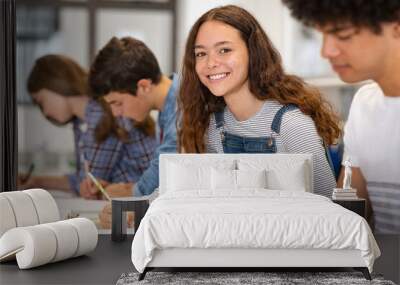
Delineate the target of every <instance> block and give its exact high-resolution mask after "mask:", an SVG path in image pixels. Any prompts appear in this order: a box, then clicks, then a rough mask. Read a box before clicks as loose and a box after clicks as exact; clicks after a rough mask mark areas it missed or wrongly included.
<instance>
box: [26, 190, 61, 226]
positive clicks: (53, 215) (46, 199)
mask: <svg viewBox="0 0 400 285" xmlns="http://www.w3.org/2000/svg"><path fill="white" fill-rule="evenodd" d="M22 192H24V193H26V194H28V195H29V196H30V197H31V199H32V201H33V204H34V205H35V208H36V212H37V215H38V217H39V224H44V223H51V222H56V221H59V220H60V213H59V211H58V207H57V204H56V201H55V200H54V198H53V196H51V194H50V193H49V192H47V191H46V190H43V189H28V190H24V191H22Z"/></svg>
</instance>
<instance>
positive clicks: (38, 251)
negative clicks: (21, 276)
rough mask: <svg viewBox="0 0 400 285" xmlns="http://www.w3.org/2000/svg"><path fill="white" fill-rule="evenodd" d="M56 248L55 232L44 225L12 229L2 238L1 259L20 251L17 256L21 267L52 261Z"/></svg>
mask: <svg viewBox="0 0 400 285" xmlns="http://www.w3.org/2000/svg"><path fill="white" fill-rule="evenodd" d="M56 249H57V241H56V236H55V234H54V232H53V231H52V230H51V229H50V228H47V227H44V226H42V225H36V226H31V227H20V228H14V229H11V230H9V231H7V232H6V233H5V234H4V235H3V236H2V237H1V239H0V259H1V258H2V257H4V256H7V255H9V254H10V253H15V252H16V251H18V252H17V253H16V257H17V262H18V266H19V268H20V269H28V268H32V267H36V266H40V265H43V264H46V263H49V262H51V260H53V258H54V256H55V254H56Z"/></svg>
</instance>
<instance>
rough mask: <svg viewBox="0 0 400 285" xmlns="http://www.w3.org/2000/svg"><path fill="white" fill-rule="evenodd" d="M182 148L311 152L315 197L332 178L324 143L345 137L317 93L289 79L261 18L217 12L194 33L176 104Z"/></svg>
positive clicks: (328, 188)
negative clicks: (341, 136) (262, 25)
mask: <svg viewBox="0 0 400 285" xmlns="http://www.w3.org/2000/svg"><path fill="white" fill-rule="evenodd" d="M178 104H179V112H180V118H181V120H182V121H181V128H180V130H179V144H180V147H181V149H182V151H183V152H187V153H203V152H218V153H278V152H280V153H311V154H313V166H314V193H316V194H320V195H324V196H327V197H330V196H331V193H332V189H333V188H334V187H335V185H336V183H335V179H334V175H333V172H332V170H331V168H330V165H329V162H328V157H327V155H326V152H325V147H324V145H329V144H332V143H334V142H335V140H336V139H337V138H338V137H339V136H340V133H341V132H340V129H339V127H338V118H337V116H336V115H335V114H334V113H333V112H332V108H331V106H330V105H329V104H328V103H327V102H326V101H325V100H324V99H323V98H322V97H321V95H320V93H319V92H318V90H316V89H315V88H312V87H310V86H308V85H306V84H305V83H304V82H303V81H302V80H301V79H300V78H298V77H296V76H292V75H288V74H285V72H284V71H283V68H282V63H281V58H280V55H279V53H278V52H277V51H276V49H275V48H274V47H273V45H272V43H271V42H270V40H269V39H268V37H267V35H266V34H265V32H264V30H263V29H262V28H261V26H260V24H259V23H258V22H257V20H256V19H255V18H254V17H253V16H252V15H251V14H250V13H248V12H247V11H246V10H244V9H242V8H240V7H237V6H233V5H228V6H223V7H219V8H215V9H212V10H210V11H208V12H206V13H205V14H204V15H202V16H201V17H200V18H199V19H198V20H197V22H196V23H195V24H194V26H193V27H192V29H191V31H190V34H189V37H188V40H187V43H186V49H185V55H184V60H183V68H182V81H181V89H180V94H179V99H178Z"/></svg>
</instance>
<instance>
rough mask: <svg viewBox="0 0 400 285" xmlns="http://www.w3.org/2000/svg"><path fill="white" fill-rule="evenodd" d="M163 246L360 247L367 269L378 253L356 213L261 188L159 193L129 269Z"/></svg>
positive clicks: (139, 266)
mask: <svg viewBox="0 0 400 285" xmlns="http://www.w3.org/2000/svg"><path fill="white" fill-rule="evenodd" d="M210 194H211V193H210ZM165 248H274V249H279V248H302V249H313V248H314V249H358V250H360V251H361V256H362V258H363V259H364V260H365V264H366V266H367V267H368V268H369V270H370V271H372V266H373V263H374V260H375V259H376V258H377V257H378V256H379V255H380V251H379V248H378V246H377V244H376V241H375V239H374V237H373V235H372V233H371V230H370V228H369V226H368V224H367V222H366V221H365V220H364V219H363V218H361V217H360V216H359V215H357V214H355V213H353V212H351V211H349V210H346V209H344V208H342V207H341V206H339V205H337V204H335V203H333V202H332V201H330V200H329V199H327V198H325V197H322V196H319V195H314V194H311V193H306V192H291V191H270V190H265V189H264V190H262V189H248V190H240V191H234V192H229V191H227V192H226V193H223V192H221V193H219V196H218V197H216V196H215V193H213V194H212V195H207V193H205V192H202V194H201V195H199V193H198V191H185V192H179V193H177V192H175V193H174V192H172V193H166V194H163V195H161V196H160V197H159V198H157V199H156V200H155V201H154V202H153V203H152V204H151V206H150V207H149V210H148V211H147V213H146V215H145V217H144V218H143V220H142V222H141V224H140V226H139V229H138V231H137V233H136V235H135V237H134V240H133V243H132V262H133V265H134V266H135V268H136V269H137V270H138V271H139V272H143V270H144V268H145V267H146V265H147V264H148V263H149V262H150V261H151V260H152V258H153V252H154V250H155V249H165Z"/></svg>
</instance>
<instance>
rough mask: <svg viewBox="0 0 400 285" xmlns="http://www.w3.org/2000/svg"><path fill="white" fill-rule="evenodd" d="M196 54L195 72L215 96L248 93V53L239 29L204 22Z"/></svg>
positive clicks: (218, 23)
mask: <svg viewBox="0 0 400 285" xmlns="http://www.w3.org/2000/svg"><path fill="white" fill-rule="evenodd" d="M194 53H195V57H196V73H197V75H198V77H199V79H200V81H201V82H202V83H203V84H204V85H205V86H206V87H207V88H208V89H209V90H210V91H211V93H212V94H214V95H215V96H224V97H225V96H229V95H232V94H237V93H240V92H243V91H246V92H247V91H248V65H249V54H248V49H247V46H246V43H245V42H244V41H243V40H242V38H241V36H240V33H239V31H238V30H236V29H235V28H233V27H231V26H229V25H227V24H224V23H222V22H218V21H207V22H205V23H204V24H202V25H201V26H200V29H199V31H198V33H197V37H196V40H195V48H194ZM225 98H226V97H225Z"/></svg>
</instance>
